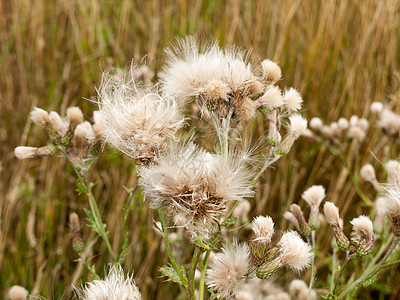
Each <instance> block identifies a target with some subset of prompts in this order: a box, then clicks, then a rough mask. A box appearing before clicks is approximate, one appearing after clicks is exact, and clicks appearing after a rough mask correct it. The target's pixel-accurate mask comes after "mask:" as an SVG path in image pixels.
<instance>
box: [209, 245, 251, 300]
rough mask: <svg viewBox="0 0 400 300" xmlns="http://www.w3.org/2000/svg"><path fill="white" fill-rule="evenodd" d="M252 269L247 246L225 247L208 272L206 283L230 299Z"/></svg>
mask: <svg viewBox="0 0 400 300" xmlns="http://www.w3.org/2000/svg"><path fill="white" fill-rule="evenodd" d="M249 268H250V251H249V247H248V246H247V244H237V243H236V242H235V243H233V244H232V245H228V246H225V248H224V249H223V250H222V252H220V253H217V254H216V255H215V257H214V259H213V261H212V263H211V265H210V268H209V269H208V270H207V277H206V282H207V285H208V286H209V287H210V288H212V289H213V290H215V291H217V292H220V293H221V295H222V296H223V297H226V298H229V297H231V296H232V295H234V294H235V292H236V289H237V286H238V284H239V283H240V282H241V281H242V280H243V279H244V276H245V275H246V274H247V273H248V271H249Z"/></svg>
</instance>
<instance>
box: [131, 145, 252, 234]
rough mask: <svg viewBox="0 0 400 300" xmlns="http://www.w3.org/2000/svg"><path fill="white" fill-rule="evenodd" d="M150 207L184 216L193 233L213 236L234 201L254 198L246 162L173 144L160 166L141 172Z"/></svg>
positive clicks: (229, 156) (141, 181) (152, 166)
mask: <svg viewBox="0 0 400 300" xmlns="http://www.w3.org/2000/svg"><path fill="white" fill-rule="evenodd" d="M138 172H139V174H140V179H139V183H140V185H141V186H142V187H143V193H144V195H145V197H146V199H147V200H148V202H149V204H150V207H152V208H157V207H160V206H161V205H162V206H163V207H165V208H167V209H168V210H169V211H170V212H171V213H172V214H174V215H176V214H178V215H181V216H182V217H183V218H184V219H185V220H186V222H185V225H186V227H187V228H188V229H189V231H191V232H192V233H196V232H199V233H201V234H203V235H206V234H207V233H210V230H211V228H212V226H211V225H212V224H214V219H215V218H216V217H218V216H220V215H221V214H222V213H224V211H225V209H226V205H227V203H228V202H230V201H241V200H243V199H244V198H246V197H249V196H252V195H253V191H252V189H251V185H250V181H251V177H252V173H251V172H250V170H249V169H248V168H247V165H246V159H245V158H243V157H241V156H238V155H235V154H232V153H231V154H229V155H228V156H227V157H222V156H220V155H217V154H212V153H207V152H205V151H204V150H201V149H199V148H198V147H197V146H196V145H194V144H193V143H191V142H189V143H186V144H183V145H172V146H171V147H170V148H169V149H168V151H167V152H166V153H165V154H164V155H163V156H160V157H159V159H158V161H157V163H154V164H150V165H147V166H143V167H142V168H140V169H139V170H138Z"/></svg>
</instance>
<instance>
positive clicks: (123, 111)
mask: <svg viewBox="0 0 400 300" xmlns="http://www.w3.org/2000/svg"><path fill="white" fill-rule="evenodd" d="M98 99H99V102H98V105H99V110H98V113H97V114H98V118H100V119H101V120H102V125H103V130H102V136H103V138H104V139H105V141H106V142H108V143H109V144H111V145H112V146H113V147H115V148H118V149H119V150H120V151H122V152H124V153H125V154H127V155H129V156H130V157H132V158H134V159H137V160H138V161H139V162H142V163H148V162H149V161H152V160H154V159H155V158H156V157H157V155H158V154H159V153H160V152H162V151H163V150H164V149H165V147H166V145H167V144H168V141H169V140H175V139H176V138H177V137H176V135H177V131H178V130H179V129H180V128H181V127H182V126H183V123H184V119H183V117H182V115H181V112H180V109H179V108H178V105H177V103H176V102H175V100H174V99H172V98H170V97H167V96H160V95H159V94H158V91H157V90H156V89H155V88H154V87H144V86H141V85H140V83H139V82H138V81H137V78H136V77H134V76H133V75H132V72H128V71H126V74H125V75H124V77H123V79H122V80H118V81H116V80H114V79H113V76H112V74H110V73H106V74H104V75H103V79H102V83H101V85H100V88H99V90H98Z"/></svg>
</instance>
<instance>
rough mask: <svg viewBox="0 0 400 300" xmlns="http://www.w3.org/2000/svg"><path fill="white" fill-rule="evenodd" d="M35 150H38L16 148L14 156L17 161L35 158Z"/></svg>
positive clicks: (22, 147) (34, 148) (23, 147)
mask: <svg viewBox="0 0 400 300" xmlns="http://www.w3.org/2000/svg"><path fill="white" fill-rule="evenodd" d="M37 149H38V148H36V147H26V146H18V147H17V148H15V149H14V155H15V156H16V157H17V158H18V159H27V158H32V157H35V156H36V154H37Z"/></svg>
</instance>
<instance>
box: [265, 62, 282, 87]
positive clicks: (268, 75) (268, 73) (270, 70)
mask: <svg viewBox="0 0 400 300" xmlns="http://www.w3.org/2000/svg"><path fill="white" fill-rule="evenodd" d="M261 67H262V71H263V77H264V80H265V82H266V83H267V84H274V83H275V82H277V81H278V80H279V79H280V78H281V77H282V71H281V68H280V67H279V66H278V64H277V63H276V62H273V61H271V60H269V59H265V60H263V61H262V63H261Z"/></svg>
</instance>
